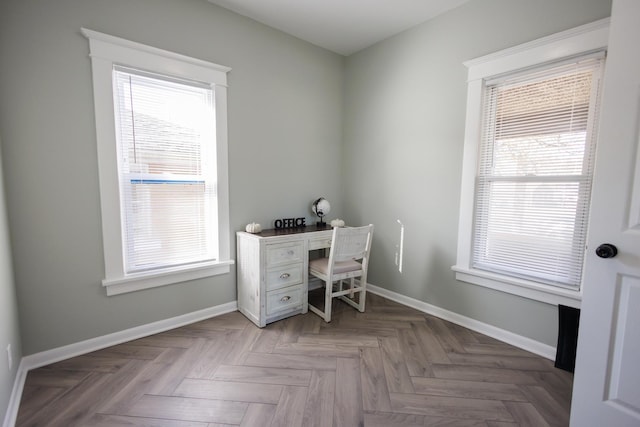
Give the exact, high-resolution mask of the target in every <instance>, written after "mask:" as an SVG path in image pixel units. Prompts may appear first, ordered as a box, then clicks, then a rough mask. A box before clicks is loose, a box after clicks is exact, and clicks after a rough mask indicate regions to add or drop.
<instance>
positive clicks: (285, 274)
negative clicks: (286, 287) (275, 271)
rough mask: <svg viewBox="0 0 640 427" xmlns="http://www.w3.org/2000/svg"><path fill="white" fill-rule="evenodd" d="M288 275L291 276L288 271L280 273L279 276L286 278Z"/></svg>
mask: <svg viewBox="0 0 640 427" xmlns="http://www.w3.org/2000/svg"><path fill="white" fill-rule="evenodd" d="M289 277H291V275H290V274H289V273H282V274H281V275H280V278H281V279H288V278H289Z"/></svg>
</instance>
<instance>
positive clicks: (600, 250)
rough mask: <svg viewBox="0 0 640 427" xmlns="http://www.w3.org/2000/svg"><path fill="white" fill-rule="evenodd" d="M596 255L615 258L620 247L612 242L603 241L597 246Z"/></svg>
mask: <svg viewBox="0 0 640 427" xmlns="http://www.w3.org/2000/svg"><path fill="white" fill-rule="evenodd" d="M596 255H598V256H599V257H600V258H613V257H614V256H616V255H618V248H616V247H615V245H612V244H611V243H603V244H601V245H600V246H598V247H597V248H596Z"/></svg>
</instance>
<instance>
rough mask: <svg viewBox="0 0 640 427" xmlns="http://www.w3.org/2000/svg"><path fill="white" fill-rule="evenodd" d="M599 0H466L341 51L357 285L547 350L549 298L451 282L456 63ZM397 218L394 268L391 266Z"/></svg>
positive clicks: (543, 30)
mask: <svg viewBox="0 0 640 427" xmlns="http://www.w3.org/2000/svg"><path fill="white" fill-rule="evenodd" d="M610 10H611V2H610V0H562V1H558V0H539V1H526V0H516V1H514V0H472V1H471V2H469V3H467V4H465V5H463V6H461V7H459V8H457V9H455V10H453V11H451V12H449V13H447V14H445V15H443V16H441V17H439V18H436V19H434V20H432V21H430V22H427V23H425V24H422V25H420V26H417V27H414V28H413V29H411V30H410V31H407V32H404V33H402V34H400V35H398V36H396V37H393V38H391V39H387V40H385V41H383V42H381V43H379V44H377V45H375V46H373V47H371V48H368V49H366V50H363V51H361V52H359V53H356V54H355V55H352V56H350V57H348V58H347V62H346V78H345V88H346V90H345V131H344V150H345V151H344V158H345V161H344V164H345V165H347V166H348V167H345V172H344V180H345V182H348V183H353V185H348V186H347V191H346V193H345V200H347V201H348V203H347V215H346V216H347V218H349V220H351V221H353V222H356V223H359V222H372V223H374V224H375V225H376V231H375V238H374V243H373V249H372V262H371V264H370V265H371V266H370V273H369V281H370V282H371V283H373V284H375V285H378V286H381V287H384V288H387V289H389V290H392V291H394V292H398V293H400V294H403V295H407V296H409V297H412V298H416V299H418V300H421V301H425V302H427V303H430V304H433V305H436V306H439V307H442V308H445V309H447V310H451V311H454V312H456V313H460V314H462V315H465V316H468V317H471V318H474V319H477V320H480V321H482V322H485V323H489V324H491V325H495V326H498V327H500V328H503V329H506V330H509V331H512V332H515V333H517V334H520V335H524V336H526V337H529V338H532V339H534V340H537V341H540V342H543V343H546V344H548V345H552V346H555V344H556V339H557V310H556V308H555V307H554V306H551V305H547V304H543V303H538V302H534V301H531V300H527V299H524V298H520V297H516V296H512V295H508V294H504V293H501V292H496V291H493V290H489V289H486V288H481V287H477V286H474V285H469V284H466V283H462V282H458V281H456V280H455V278H454V273H453V272H452V271H451V266H452V265H454V264H455V262H456V245H457V227H458V213H459V210H458V209H459V198H460V178H461V166H462V152H463V139H464V124H465V106H466V89H467V85H466V68H465V67H464V65H463V62H464V61H466V60H469V59H473V58H476V57H479V56H482V55H486V54H488V53H491V52H494V51H498V50H501V49H504V48H507V47H510V46H514V45H517V44H520V43H524V42H527V41H530V40H533V39H536V38H539V37H543V36H546V35H549V34H553V33H556V32H559V31H562V30H565V29H569V28H572V27H575V26H578V25H581V24H585V23H588V22H591V21H595V20H598V19H601V18H605V17H608V16H609V15H610ZM397 219H399V220H401V221H402V222H403V223H404V224H405V226H406V229H405V233H406V234H405V248H404V268H403V273H402V274H400V273H399V272H398V271H397V270H396V268H395V263H394V256H395V245H396V244H397V242H398V236H399V226H398V224H397V223H396V220H397Z"/></svg>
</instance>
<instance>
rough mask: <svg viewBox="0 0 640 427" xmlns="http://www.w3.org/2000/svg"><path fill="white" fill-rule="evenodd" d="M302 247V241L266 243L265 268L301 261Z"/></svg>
mask: <svg viewBox="0 0 640 427" xmlns="http://www.w3.org/2000/svg"><path fill="white" fill-rule="evenodd" d="M303 248H304V244H303V243H302V242H289V243H276V244H273V245H266V250H267V268H269V267H273V266H276V265H282V264H289V263H293V262H302V255H303Z"/></svg>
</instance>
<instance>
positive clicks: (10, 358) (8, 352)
mask: <svg viewBox="0 0 640 427" xmlns="http://www.w3.org/2000/svg"><path fill="white" fill-rule="evenodd" d="M7 362H8V364H9V370H11V368H13V355H12V354H11V344H7Z"/></svg>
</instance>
